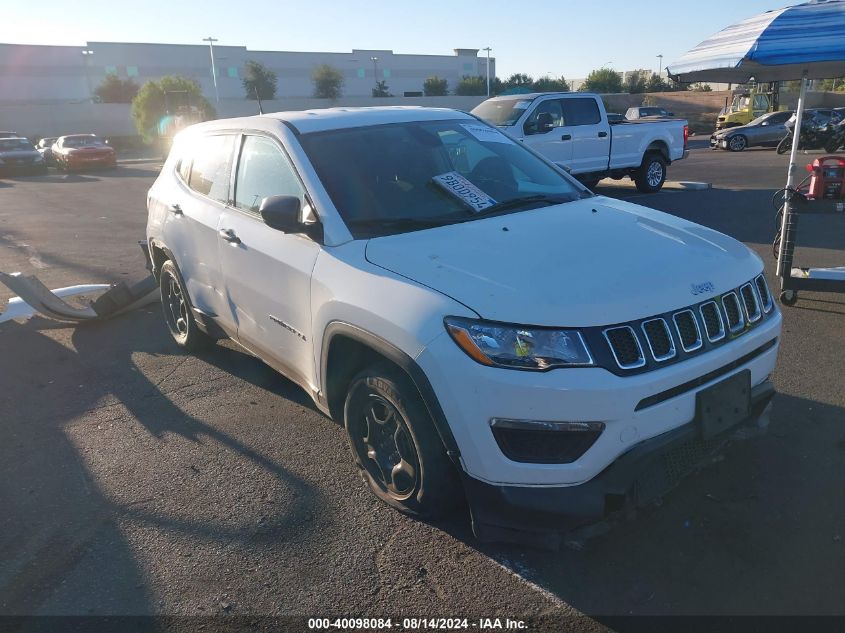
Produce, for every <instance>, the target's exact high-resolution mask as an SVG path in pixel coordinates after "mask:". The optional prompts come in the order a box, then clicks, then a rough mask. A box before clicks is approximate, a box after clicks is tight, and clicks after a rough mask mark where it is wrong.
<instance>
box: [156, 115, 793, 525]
mask: <svg viewBox="0 0 845 633" xmlns="http://www.w3.org/2000/svg"><path fill="white" fill-rule="evenodd" d="M148 208H149V222H148V226H147V236H148V244H149V252H150V255H151V260H152V266H153V270H154V273H155V275H156V276H157V277H158V279H159V280H160V285H161V299H162V304H163V308H164V316H165V320H166V322H167V326H168V328H169V329H170V332H171V334H172V335H173V338H174V339H175V340H176V342H177V343H178V344H179V345H181V346H183V347H184V348H186V349H189V350H190V349H194V348H195V347H196V346H198V345H200V344H202V343H203V342H204V341H207V340H210V339H213V338H222V337H229V338H231V339H232V340H233V341H236V342H237V343H238V344H239V345H240V346H242V347H243V348H244V349H245V350H247V351H249V352H250V353H252V354H254V355H255V356H258V357H259V358H261V359H263V360H264V361H265V362H266V363H267V364H269V365H271V366H272V367H274V368H276V369H277V370H278V371H280V372H281V373H283V374H284V375H285V376H287V377H288V378H290V379H291V380H294V381H295V382H297V383H298V384H299V385H301V386H302V387H303V388H304V389H305V390H306V391H307V392H308V393H309V394H310V395H311V397H312V398H313V399H314V401H315V402H316V403H317V406H318V407H319V408H320V409H321V410H323V411H324V412H326V413H327V414H328V415H330V416H331V417H332V418H334V419H335V420H337V421H339V422H342V423H343V424H344V425H345V428H346V430H347V433H348V435H349V443H350V446H351V448H352V453H353V456H354V459H355V461H356V463H357V464H358V466H359V468H360V469H361V472H362V474H363V477H364V479H365V481H366V482H367V484H368V485H369V487H370V488H371V489H372V491H373V492H374V493H375V494H376V495H377V496H378V497H379V498H381V499H383V500H384V501H385V502H387V503H389V504H391V505H392V506H394V507H396V508H398V509H400V510H403V511H405V512H408V513H410V514H414V515H418V516H425V517H437V516H439V515H442V514H443V513H445V512H447V511H449V510H450V509H452V508H453V507H454V506H456V505H458V504H460V503H462V502H464V500H466V501H467V502H468V504H469V507H470V510H471V515H472V520H473V528H474V530H475V533H476V535H478V536H479V537H481V538H485V539H498V540H503V539H504V540H507V539H512V538H519V539H520V540H521V539H523V538H532V539H542V540H546V539H549V538H552V539H553V538H556V536H554V535H556V534H559V533H560V532H561V531H564V530H567V529H571V528H574V527H577V526H581V525H585V524H589V523H592V522H595V521H597V520H599V519H602V518H603V517H606V516H608V515H610V514H614V513H615V512H617V511H620V510H623V509H630V508H635V507H637V506H641V505H643V504H647V503H649V502H651V501H653V500H655V499H656V498H657V497H658V496H659V495H661V494H663V493H664V492H665V491H667V490H668V489H670V488H671V487H672V486H673V485H674V484H675V483H676V482H677V481H678V480H679V479H680V478H681V477H682V476H683V475H685V474H686V473H688V472H690V471H691V470H692V469H693V468H694V467H695V466H696V465H697V463H698V461H699V460H700V459H701V458H703V457H704V456H706V455H708V453H709V452H710V451H712V450H714V449H716V448H718V447H719V446H720V444H721V442H722V438H724V437H726V436H727V435H730V431H731V430H732V429H733V428H734V427H735V426H737V425H739V424H743V423H749V422H754V421H755V419H756V418H757V417H758V416H760V415H761V413H762V412H763V410H764V409H765V408H766V407H767V405H768V404H769V401H770V400H771V398H772V395H773V393H774V390H773V388H772V386H771V383H770V382H769V381H768V376H769V374H770V373H771V372H772V370H773V368H774V366H775V360H776V356H777V351H778V337H779V334H780V329H781V316H780V313H779V311H778V309H777V308H776V307H775V304H774V302H773V300H772V295H771V293H770V291H769V288H768V287H767V285H766V280H765V278H764V276H763V265H762V262H761V260H760V259H759V258H758V257H757V256H756V255H755V254H754V253H752V252H751V251H750V250H749V249H748V248H746V247H745V246H743V245H742V244H740V243H739V242H737V241H735V240H733V239H731V238H729V237H726V236H725V235H722V234H720V233H717V232H715V231H713V230H710V229H707V228H705V227H702V226H699V225H696V224H693V223H691V222H688V221H686V220H682V219H679V218H677V217H673V216H671V215H667V214H664V213H660V212H658V211H653V210H651V209H647V208H644V207H640V206H637V205H634V204H630V203H627V202H622V201H619V200H614V199H609V198H606V197H603V196H596V195H593V194H592V193H590V192H589V191H588V190H587V189H585V188H584V187H583V186H581V185H579V184H578V183H577V182H576V181H575V180H574V179H572V178H571V177H569V176H568V175H567V174H566V173H564V172H563V171H562V170H560V169H559V168H557V167H555V166H554V165H553V164H551V163H549V162H547V161H546V160H545V159H543V158H542V157H540V156H539V155H538V154H535V153H534V152H533V151H532V150H530V149H528V148H526V147H524V146H523V145H522V144H521V143H519V142H516V141H513V140H512V139H511V138H510V137H508V136H506V135H504V134H502V133H501V132H499V131H498V130H496V129H495V128H493V127H490V126H488V125H487V124H485V123H483V122H481V121H480V120H478V119H476V118H474V117H473V116H471V115H469V114H465V113H461V112H456V111H453V110H447V109H430V108H401V107H383V108H362V109H352V108H350V109H347V108H340V109H327V110H315V111H307V112H288V113H278V114H271V115H261V116H255V117H249V118H242V119H228V120H219V121H213V122H209V123H203V124H199V125H195V126H192V127H190V128H188V129H186V130H185V131H184V132H182V133H181V134H179V135H178V136H177V138H176V139H175V142H174V145H173V148H172V150H171V152H170V156H169V157H168V159H167V161H166V163H165V164H164V167H163V169H162V171H161V174H160V175H159V177H158V179H157V180H156V182H155V184H154V185H153V186H152V188H151V189H150V192H149V196H148Z"/></svg>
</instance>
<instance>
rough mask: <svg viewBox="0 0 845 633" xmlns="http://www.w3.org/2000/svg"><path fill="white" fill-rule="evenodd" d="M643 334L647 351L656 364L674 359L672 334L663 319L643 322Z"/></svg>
mask: <svg viewBox="0 0 845 633" xmlns="http://www.w3.org/2000/svg"><path fill="white" fill-rule="evenodd" d="M642 328H643V334H645V340H646V343H648V349H649V351H650V352H651V356H652V358H654V360H656V361H657V362H658V363H661V362H663V361H664V360H669V359H670V358H674V356H675V354H676V352H675V342H674V341H673V340H672V333H671V332H670V331H669V326H668V325H666V321H665V320H664V319H651V320H650V321H643V326H642Z"/></svg>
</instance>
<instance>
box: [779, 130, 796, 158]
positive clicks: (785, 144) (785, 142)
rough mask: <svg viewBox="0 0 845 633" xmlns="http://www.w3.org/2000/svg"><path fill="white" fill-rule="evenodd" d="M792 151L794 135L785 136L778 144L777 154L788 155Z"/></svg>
mask: <svg viewBox="0 0 845 633" xmlns="http://www.w3.org/2000/svg"><path fill="white" fill-rule="evenodd" d="M790 149H792V135H791V134H789V135H787V136H784V137H783V138H782V139H781V141H780V143H778V149H777V153H778V154H786V152H788V151H789V150H790Z"/></svg>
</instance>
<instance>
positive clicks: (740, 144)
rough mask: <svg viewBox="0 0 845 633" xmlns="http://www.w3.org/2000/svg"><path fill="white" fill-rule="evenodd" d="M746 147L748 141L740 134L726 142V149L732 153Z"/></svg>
mask: <svg viewBox="0 0 845 633" xmlns="http://www.w3.org/2000/svg"><path fill="white" fill-rule="evenodd" d="M746 147H748V139H747V138H745V137H744V136H743V135H742V134H737V135H735V136H732V137H731V138H730V140H728V149H729V150H731V151H732V152H741V151H742V150H744V149H745V148H746Z"/></svg>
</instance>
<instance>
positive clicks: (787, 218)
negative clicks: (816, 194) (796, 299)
mask: <svg viewBox="0 0 845 633" xmlns="http://www.w3.org/2000/svg"><path fill="white" fill-rule="evenodd" d="M806 98H807V73H806V72H805V73H804V74H803V75H802V76H801V91H800V92H799V93H798V107H797V109H796V112H795V127H793V128H792V129H793V132H792V151H790V152H789V171H788V172H787V176H786V189H787V191H786V194H785V196H784V202H783V220H782V222H781V226H780V248H778V266H777V275H778V277H780V278H781V289H783V287H784V277H789V274H790V272H791V271H792V251H793V249H794V248H795V225H794V220H793V218H792V215H793V212H792V193H791V190H792V187H793V186H794V185H795V180H796V178H795V173H796V171H798V167H797V165H796V164H795V161H796V159H797V157H798V145H799V143H800V142H801V124H802V123H803V121H804V105H805V101H806ZM795 220H797V218H795Z"/></svg>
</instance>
